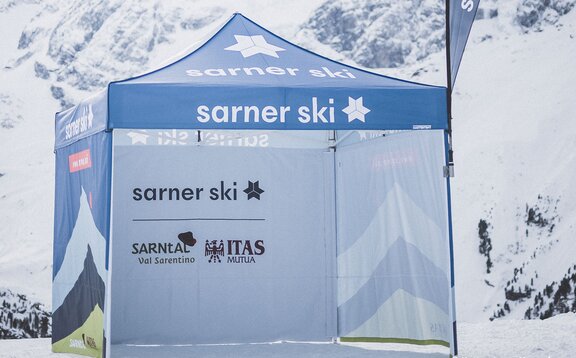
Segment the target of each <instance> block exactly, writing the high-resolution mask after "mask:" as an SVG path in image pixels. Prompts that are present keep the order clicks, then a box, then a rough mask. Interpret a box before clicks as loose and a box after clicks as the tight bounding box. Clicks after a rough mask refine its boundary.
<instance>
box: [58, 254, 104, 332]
mask: <svg viewBox="0 0 576 358" xmlns="http://www.w3.org/2000/svg"><path fill="white" fill-rule="evenodd" d="M104 289H105V286H104V281H102V279H101V278H100V275H98V271H97V269H96V265H95V264H94V257H93V256H92V249H91V248H90V245H88V246H87V253H86V258H85V259H84V269H83V270H82V273H81V274H80V276H79V277H78V280H77V281H76V283H75V284H74V287H73V288H72V290H71V291H70V292H69V293H68V295H67V296H66V298H65V299H64V303H63V304H62V305H61V306H60V307H59V308H58V309H57V310H56V311H54V313H53V315H52V322H53V325H52V343H56V342H58V341H60V340H61V339H62V338H65V337H67V336H68V335H70V334H71V333H72V332H74V331H75V330H77V329H78V328H79V327H80V326H82V325H83V324H84V322H85V321H86V320H87V319H88V317H89V316H90V314H91V313H92V311H93V310H94V307H95V306H96V305H98V306H99V307H100V309H101V310H103V308H104Z"/></svg>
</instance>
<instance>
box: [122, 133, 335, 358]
mask: <svg viewBox="0 0 576 358" xmlns="http://www.w3.org/2000/svg"><path fill="white" fill-rule="evenodd" d="M117 133H118V134H116V132H115V138H116V137H122V136H123V133H121V132H117ZM116 142H117V141H116V140H115V143H116ZM332 167H333V163H332V156H331V155H330V154H329V153H327V152H326V151H325V150H324V149H286V148H266V149H264V150H263V149H261V148H246V147H244V148H243V147H197V146H138V145H134V146H133V145H131V144H127V145H115V147H114V168H115V173H114V184H113V197H114V198H115V201H114V203H113V222H114V227H113V229H112V237H113V239H112V242H113V243H112V260H113V262H114V264H113V267H114V272H113V274H112V297H111V299H112V307H111V317H112V321H111V324H112V325H111V332H112V334H113V338H112V342H111V343H112V344H130V343H136V342H138V340H139V339H141V337H149V338H148V339H149V341H150V342H154V343H155V344H177V343H178V342H189V343H228V342H267V341H277V340H281V339H290V340H310V339H312V340H318V341H329V340H330V339H331V337H333V336H334V335H335V334H336V331H335V327H333V328H331V329H329V330H328V331H327V327H326V322H335V318H334V317H327V316H330V315H333V314H334V311H333V310H332V309H331V307H332V305H328V302H329V301H330V300H331V297H333V296H334V295H333V292H332V291H331V289H329V285H328V282H327V281H328V280H331V278H330V276H327V275H326V273H327V272H330V271H332V268H331V265H330V262H329V261H328V260H327V255H326V248H327V247H330V246H331V245H333V244H334V243H333V240H332V237H331V236H329V234H330V233H329V232H328V233H326V231H325V226H326V221H327V220H329V218H328V216H329V215H330V213H332V212H333V208H331V207H330V205H331V201H330V200H329V198H327V197H326V196H327V190H325V185H328V186H329V187H332V185H331V184H330V181H331V180H332V175H331V174H332ZM135 171H138V172H139V173H141V174H140V175H139V176H138V177H137V178H135V177H134V175H133V173H134V172H135ZM332 192H333V191H331V192H330V194H331V193H332ZM296 223H297V224H296ZM150 307H156V308H155V309H150ZM191 322H192V323H193V324H191ZM112 351H113V349H112Z"/></svg>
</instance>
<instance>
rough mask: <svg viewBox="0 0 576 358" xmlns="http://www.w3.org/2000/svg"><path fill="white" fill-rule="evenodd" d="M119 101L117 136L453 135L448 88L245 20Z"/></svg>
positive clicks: (113, 120)
mask: <svg viewBox="0 0 576 358" xmlns="http://www.w3.org/2000/svg"><path fill="white" fill-rule="evenodd" d="M278 49H282V50H278ZM247 89H249V90H247ZM109 99H110V118H109V125H108V127H109V128H162V127H166V126H167V127H171V128H181V129H185V128H200V129H208V128H211V129H248V128H251V129H344V128H351V129H365V130H367V129H382V128H387V129H414V128H415V126H416V127H419V126H424V127H425V128H434V129H444V128H445V127H446V111H445V106H444V102H445V99H446V89H445V88H441V87H434V86H427V85H422V84H417V83H412V82H407V81H401V80H397V79H393V78H390V77H385V76H381V75H378V74H374V73H370V72H366V71H363V70H360V69H356V68H353V67H350V66H347V65H344V64H341V63H338V62H335V61H332V60H329V59H326V58H324V57H321V56H319V55H316V54H313V53H311V52H308V51H306V50H304V49H302V48H300V47H298V46H296V45H293V44H291V43H289V42H287V41H286V40H284V39H282V38H280V37H278V36H276V35H274V34H273V33H271V32H269V31H267V30H265V29H263V28H261V27H260V26H258V25H256V24H254V23H253V22H252V21H250V20H248V19H246V18H245V17H243V16H241V15H236V16H234V17H232V18H231V19H230V20H229V21H228V22H227V23H226V25H225V26H224V27H222V29H221V30H220V31H219V32H218V33H216V34H215V35H214V36H213V37H212V38H211V39H209V40H208V41H207V42H206V43H205V44H204V45H203V46H201V47H199V48H198V49H197V50H196V51H194V52H193V53H191V54H190V55H188V56H186V57H184V58H183V59H181V60H180V61H177V62H175V63H173V64H171V65H169V66H167V67H165V68H162V69H160V70H158V71H155V72H152V73H150V74H146V75H143V76H140V77H136V78H134V79H129V80H125V81H119V82H113V83H111V84H110V86H109ZM166 109H169V111H170V113H171V115H170V117H169V118H166V116H165V111H166Z"/></svg>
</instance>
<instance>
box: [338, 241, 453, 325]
mask: <svg viewBox="0 0 576 358" xmlns="http://www.w3.org/2000/svg"><path fill="white" fill-rule="evenodd" d="M346 279H347V278H346V277H345V276H344V277H343V278H342V279H341V280H343V281H346ZM374 288H376V292H378V294H377V295H376V296H374ZM449 288H450V283H449V282H448V277H447V276H446V273H445V272H444V271H443V270H441V269H440V268H439V267H437V266H436V265H435V264H434V263H433V262H432V261H431V260H430V259H429V258H428V257H426V256H425V255H424V254H423V253H422V252H421V251H420V250H419V249H418V247H416V246H414V245H413V244H410V243H408V242H406V241H405V240H404V239H403V238H402V237H399V238H398V239H397V240H396V241H395V242H394V244H392V245H391V246H390V248H389V249H388V252H387V254H386V256H385V257H384V258H383V259H382V260H381V261H380V264H379V265H378V266H377V267H376V269H375V270H374V272H373V273H372V275H371V277H370V279H369V280H368V281H367V282H366V283H365V284H364V285H363V286H362V288H360V290H358V291H357V292H356V294H355V295H354V296H352V297H351V298H350V299H349V300H348V301H346V302H345V303H343V304H341V305H340V306H339V307H338V317H339V332H340V333H341V334H342V335H344V336H345V335H348V334H349V333H350V332H352V331H354V330H356V329H357V328H359V327H360V326H361V325H363V324H364V323H365V322H366V321H368V320H369V319H370V318H371V317H372V316H374V314H376V313H377V311H378V309H379V307H380V306H381V305H382V304H384V303H385V302H386V301H387V300H388V299H389V298H390V297H392V295H393V294H394V293H395V292H396V291H398V290H404V291H406V292H408V293H410V294H411V295H413V296H414V297H417V298H421V299H423V300H425V301H428V302H430V303H432V304H433V305H435V306H437V307H438V308H439V310H441V311H442V312H444V313H446V314H448V313H449V312H448V302H449V297H448V291H449Z"/></svg>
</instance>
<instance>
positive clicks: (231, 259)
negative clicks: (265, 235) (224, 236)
mask: <svg viewBox="0 0 576 358" xmlns="http://www.w3.org/2000/svg"><path fill="white" fill-rule="evenodd" d="M265 252H266V248H265V247H264V240H256V241H252V240H226V245H224V240H211V241H209V240H206V244H205V245H204V256H206V257H207V258H208V262H209V263H222V260H223V259H224V260H225V262H226V263H234V264H253V263H256V257H258V256H262V255H264V253H265Z"/></svg>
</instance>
